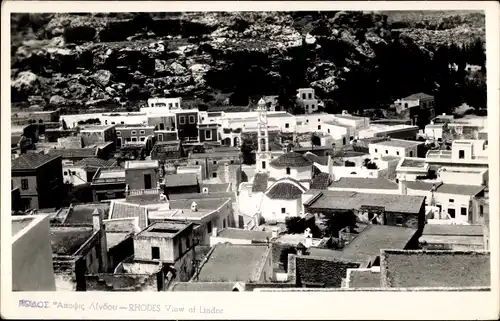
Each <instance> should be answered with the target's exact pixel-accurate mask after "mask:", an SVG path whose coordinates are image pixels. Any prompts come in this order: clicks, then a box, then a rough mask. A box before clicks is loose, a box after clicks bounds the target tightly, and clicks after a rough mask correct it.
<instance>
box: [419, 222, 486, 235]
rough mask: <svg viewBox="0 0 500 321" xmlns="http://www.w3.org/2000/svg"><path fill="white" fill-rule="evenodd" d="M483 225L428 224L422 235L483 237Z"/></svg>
mask: <svg viewBox="0 0 500 321" xmlns="http://www.w3.org/2000/svg"><path fill="white" fill-rule="evenodd" d="M483 234H484V228H483V226H482V225H456V224H426V225H425V227H424V230H423V232H422V235H461V236H483Z"/></svg>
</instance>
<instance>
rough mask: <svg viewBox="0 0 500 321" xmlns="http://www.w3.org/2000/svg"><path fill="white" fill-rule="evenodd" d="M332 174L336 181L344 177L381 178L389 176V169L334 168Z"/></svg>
mask: <svg viewBox="0 0 500 321" xmlns="http://www.w3.org/2000/svg"><path fill="white" fill-rule="evenodd" d="M353 173H354V174H353ZM332 174H333V177H334V178H335V180H338V179H340V178H342V177H361V178H379V177H385V176H387V169H367V168H364V167H359V166H357V167H345V166H332Z"/></svg>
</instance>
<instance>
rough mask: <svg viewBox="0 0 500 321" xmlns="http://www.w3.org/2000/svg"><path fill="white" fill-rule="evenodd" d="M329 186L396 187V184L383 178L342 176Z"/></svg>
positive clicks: (360, 187)
mask: <svg viewBox="0 0 500 321" xmlns="http://www.w3.org/2000/svg"><path fill="white" fill-rule="evenodd" d="M330 187H334V188H359V189H394V190H395V189H398V184H397V183H394V182H391V181H389V180H388V179H385V178H361V177H342V178H340V179H339V180H338V181H333V182H332V183H331V184H330Z"/></svg>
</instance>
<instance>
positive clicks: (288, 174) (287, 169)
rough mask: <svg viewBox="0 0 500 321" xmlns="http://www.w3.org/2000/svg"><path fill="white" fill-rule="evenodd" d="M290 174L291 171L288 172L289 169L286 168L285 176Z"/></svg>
mask: <svg viewBox="0 0 500 321" xmlns="http://www.w3.org/2000/svg"><path fill="white" fill-rule="evenodd" d="M290 172H291V171H290V167H287V168H286V174H287V175H290Z"/></svg>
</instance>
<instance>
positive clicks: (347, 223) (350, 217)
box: [325, 210, 357, 237]
mask: <svg viewBox="0 0 500 321" xmlns="http://www.w3.org/2000/svg"><path fill="white" fill-rule="evenodd" d="M325 225H326V229H325V234H326V236H333V237H338V236H339V231H340V230H341V229H343V228H345V227H350V228H351V229H354V228H356V227H357V224H356V215H355V214H354V211H353V210H348V211H344V212H336V213H332V214H330V216H329V218H328V219H327V220H326V223H325Z"/></svg>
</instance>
